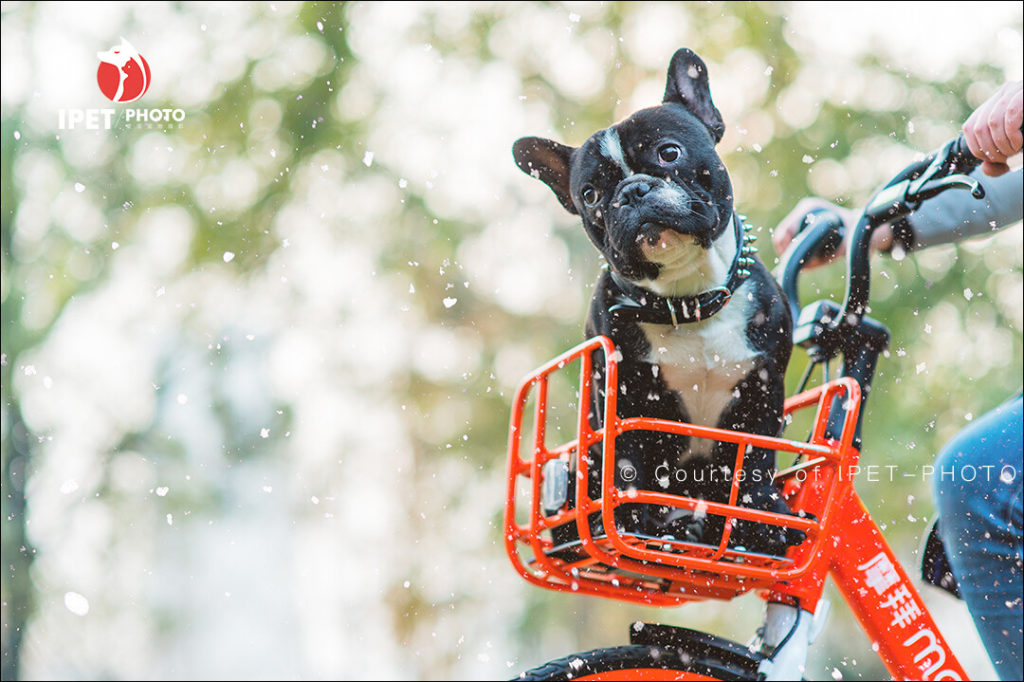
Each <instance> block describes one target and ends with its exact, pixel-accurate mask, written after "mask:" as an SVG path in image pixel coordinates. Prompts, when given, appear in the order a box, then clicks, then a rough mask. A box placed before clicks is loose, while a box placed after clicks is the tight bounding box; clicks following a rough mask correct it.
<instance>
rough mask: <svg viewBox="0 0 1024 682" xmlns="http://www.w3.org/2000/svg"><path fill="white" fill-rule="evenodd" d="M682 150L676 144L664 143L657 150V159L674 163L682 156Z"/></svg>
mask: <svg viewBox="0 0 1024 682" xmlns="http://www.w3.org/2000/svg"><path fill="white" fill-rule="evenodd" d="M682 154H683V150H682V149H680V147H679V145H677V144H666V145H664V146H663V147H661V149H659V150H658V160H659V161H661V162H662V163H674V162H675V161H677V160H678V159H679V157H680V156H682Z"/></svg>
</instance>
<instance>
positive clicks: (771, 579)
mask: <svg viewBox="0 0 1024 682" xmlns="http://www.w3.org/2000/svg"><path fill="white" fill-rule="evenodd" d="M619 357H620V356H619V354H618V353H617V351H616V350H615V346H614V344H613V343H612V342H611V340H610V339H608V338H606V337H603V336H599V337H596V338H593V339H590V340H589V341H587V342H585V343H583V344H580V345H579V346H577V347H576V348H574V349H572V350H570V351H568V352H567V353H565V354H563V355H562V356H560V357H558V358H556V359H554V360H552V361H551V362H549V363H548V364H546V365H545V366H543V367H541V368H539V369H537V370H536V371H534V372H533V373H531V374H530V375H529V376H527V377H526V378H525V379H524V380H523V383H522V384H521V385H520V387H519V389H518V391H517V392H516V395H515V399H514V403H513V407H512V419H511V425H510V430H509V442H508V477H507V497H506V505H505V545H506V550H507V552H508V555H509V558H510V559H511V561H512V564H513V566H515V568H516V570H517V571H518V572H519V574H520V575H522V576H523V577H524V578H525V579H526V580H528V581H529V582H531V583H534V584H536V585H540V586H542V587H547V588H550V589H553V590H559V591H567V592H579V593H583V594H592V595H599V596H604V597H610V598H614V599H623V600H627V601H635V602H641V603H644V604H652V605H665V606H668V605H675V604H679V603H682V602H685V601H689V600H694V599H730V598H732V597H734V596H736V595H738V594H741V593H743V592H746V591H748V590H751V589H770V588H771V587H772V585H774V584H776V583H778V582H779V581H786V580H792V579H795V578H797V577H799V576H801V575H803V574H804V573H805V572H806V571H807V570H808V568H809V567H810V565H811V562H812V560H813V559H814V557H815V556H817V555H818V554H819V552H820V551H821V550H822V549H824V548H823V543H824V541H825V539H826V537H827V528H828V526H829V522H830V520H831V519H830V516H831V514H830V509H831V507H832V506H833V504H832V503H833V502H834V501H835V499H836V491H837V486H838V483H839V481H840V480H841V479H840V466H841V461H842V460H843V458H844V457H845V456H846V455H847V454H848V453H849V452H851V451H852V440H853V433H854V425H855V424H856V423H857V413H858V411H859V409H860V389H859V386H858V385H857V382H856V381H853V380H852V379H839V380H837V381H833V382H830V383H827V384H824V385H822V386H819V387H817V388H814V389H812V390H809V391H806V392H804V393H801V394H799V395H796V396H794V397H792V398H790V399H789V400H787V401H786V408H785V410H786V418H787V420H789V419H792V418H793V415H794V414H795V413H796V412H798V411H801V410H805V409H807V408H811V407H814V408H816V411H815V412H814V416H813V420H812V421H811V426H810V436H809V437H808V439H807V441H803V442H800V441H793V440H786V439H783V438H773V437H768V436H758V435H754V434H749V433H742V432H738V431H728V430H723V429H716V428H710V427H706V426H698V425H695V424H687V423H683V422H675V421H668V420H664V419H651V418H643V417H634V418H622V417H620V416H619V414H618V413H617V411H616V404H617V403H616V398H617V387H618V379H617V375H618V368H617V360H618V359H619ZM595 362H598V363H602V365H603V367H602V368H603V376H604V385H603V386H600V387H598V388H599V389H600V391H603V405H604V410H603V412H604V415H605V419H604V424H603V425H601V427H600V428H593V426H592V425H591V423H590V419H589V413H590V411H591V406H592V403H593V399H594V390H595V387H594V385H593V384H594V380H593V377H594V370H595ZM577 366H578V370H577V369H576V368H577ZM573 371H578V379H577V380H576V382H578V383H576V386H578V390H576V391H574V394H573V395H572V396H571V398H570V400H568V401H567V402H568V403H569V408H568V409H566V408H565V406H564V405H561V404H558V400H556V399H553V398H552V396H551V395H550V393H551V392H552V389H551V387H552V385H553V384H558V385H560V386H562V387H563V388H564V387H565V386H571V385H572V382H573V379H574V377H573V375H572V372H573ZM567 382H569V383H567ZM600 391H599V393H598V395H601V392H600ZM556 392H557V391H556ZM836 398H841V399H840V400H837V399H836ZM531 402H532V410H530V409H528V404H529V403H531ZM833 413H837V414H836V415H835V417H834V420H835V421H837V423H841V424H842V431H841V436H840V438H839V440H832V439H828V438H826V436H825V433H826V426H827V425H828V424H829V422H830V419H833ZM808 414H810V413H809V412H808ZM557 417H560V418H561V422H565V421H566V420H567V419H568V420H569V422H570V423H569V425H568V427H566V428H561V429H559V428H556V427H553V426H552V422H553V418H557ZM636 430H643V431H660V432H665V433H675V434H683V435H688V436H691V437H694V438H706V439H709V440H713V441H721V442H726V443H733V444H735V445H736V456H735V460H734V461H732V462H729V463H728V464H729V465H730V466H729V469H730V471H731V472H732V473H731V474H730V475H731V477H732V480H731V486H730V489H729V490H730V492H729V499H728V500H718V501H712V500H699V499H696V498H692V497H681V496H677V495H671V494H667V493H664V492H657V491H651V490H635V489H629V490H623V489H621V488H619V487H617V486H616V485H615V481H614V476H613V475H612V474H611V472H614V471H616V461H615V456H616V453H615V439H616V437H617V436H619V435H621V434H623V433H626V432H629V431H636ZM560 433H566V434H567V435H568V436H570V437H569V438H568V440H565V442H562V443H559V444H556V445H549V444H548V443H547V441H548V440H549V439H550V438H551V437H552V434H554V436H555V437H556V438H557V436H558V435H559V434H560ZM751 447H757V448H766V449H768V450H775V451H777V452H790V453H794V454H795V455H799V456H801V457H802V458H803V459H802V461H801V463H800V464H799V465H796V466H793V467H790V468H789V469H786V470H783V471H780V472H778V473H777V474H776V479H775V482H776V485H777V486H778V487H779V490H780V493H782V494H783V496H784V497H785V499H787V500H789V501H790V502H791V505H793V504H794V503H796V504H798V505H799V509H801V510H803V511H805V512H808V513H809V514H810V515H809V516H806V517H800V516H791V515H787V514H777V513H773V512H767V511H762V510H758V509H753V508H749V507H744V506H742V505H740V504H738V503H737V498H738V494H739V485H740V480H741V472H742V471H743V457H744V453H745V452H747V450H748V448H751ZM595 452H599V453H600V456H599V457H594V456H593V453H595ZM551 463H554V464H551ZM723 464H725V463H723ZM595 466H598V467H601V476H600V478H601V490H600V495H599V496H597V497H596V498H592V497H591V496H590V495H589V494H588V491H587V485H577V484H578V483H579V482H581V481H583V482H585V481H588V480H589V472H590V469H591V468H592V467H595ZM545 486H547V487H548V496H547V498H546V499H545V494H544V487H545ZM560 492H561V494H559V493H560ZM623 504H650V505H658V506H661V507H668V508H674V509H679V510H686V511H688V512H691V513H693V512H696V513H698V514H706V515H708V516H716V517H720V518H722V519H724V526H723V528H724V530H723V532H722V534H721V538H720V540H719V541H718V542H717V543H716V544H699V543H694V542H684V541H680V540H677V539H674V538H671V537H668V538H662V537H652V536H649V535H645V534H643V533H641V532H639V531H633V530H629V529H626V528H623V527H621V526H622V524H618V525H617V524H616V522H615V510H616V508H618V507H620V506H621V505H623ZM794 508H796V507H794ZM597 518H599V519H600V524H597V525H596V526H595V520H596V519H597ZM737 520H745V521H751V522H755V523H760V524H765V525H768V526H776V527H784V528H795V529H798V530H801V531H803V532H804V533H805V534H806V540H805V541H804V542H803V543H802V544H801V545H798V546H795V547H791V548H789V550H788V551H787V552H786V555H785V556H771V555H766V554H756V553H753V552H748V551H745V550H743V549H738V548H733V547H730V546H729V536H730V532H731V529H732V527H733V524H734V523H735V522H736V521H737ZM572 526H575V531H574V532H572V531H571V528H572ZM567 528H568V529H570V534H571V537H572V538H573V541H572V542H568V543H566V542H564V541H562V542H560V543H556V540H555V535H556V534H557V533H558V532H559V531H558V530H556V529H561V533H560V534H561V539H563V540H564V538H565V536H566V535H567V533H566V532H565V529H567ZM595 528H596V531H597V532H594V531H595Z"/></svg>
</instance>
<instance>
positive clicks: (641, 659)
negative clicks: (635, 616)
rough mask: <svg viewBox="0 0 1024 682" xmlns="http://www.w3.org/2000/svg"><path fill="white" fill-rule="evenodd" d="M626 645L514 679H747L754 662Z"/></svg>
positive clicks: (753, 673)
mask: <svg viewBox="0 0 1024 682" xmlns="http://www.w3.org/2000/svg"><path fill="white" fill-rule="evenodd" d="M701 649H704V650H697V649H692V650H687V649H683V648H680V647H672V646H652V645H637V644H630V645H624V646H615V647H606V648H603V649H592V650H591V651H584V652H582V653H578V654H572V655H570V656H566V657H564V658H559V659H556V660H554V661H550V662H548V663H545V664H544V665H542V666H539V667H536V668H533V669H532V670H528V671H526V672H524V673H523V674H521V675H520V676H519V677H517V678H514V679H516V680H751V679H756V677H757V667H756V662H754V663H751V664H741V663H738V662H737V661H735V660H730V659H731V658H732V657H730V656H717V655H715V652H714V651H713V650H707V649H705V648H703V647H702V648H701Z"/></svg>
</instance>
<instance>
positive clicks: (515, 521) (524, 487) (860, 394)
mask: <svg viewBox="0 0 1024 682" xmlns="http://www.w3.org/2000/svg"><path fill="white" fill-rule="evenodd" d="M978 163H980V162H979V161H977V160H976V159H974V158H973V157H972V156H971V155H970V153H969V151H968V150H967V147H966V145H965V144H964V142H963V138H962V137H961V138H959V139H958V140H954V141H953V142H950V143H949V144H947V145H945V146H943V147H942V148H941V149H940V150H939V151H938V152H936V153H934V154H932V155H930V156H928V157H926V158H924V159H923V160H921V161H919V162H916V163H914V164H912V165H910V166H908V167H907V168H906V169H904V170H903V171H901V172H900V173H899V174H898V175H897V176H896V177H894V178H893V179H892V180H891V181H890V182H889V183H888V184H887V185H886V186H885V187H884V188H883V189H882V190H880V191H879V192H878V194H877V195H876V196H875V197H874V199H872V200H871V201H870V202H868V205H867V207H866V208H865V210H864V214H863V215H862V216H861V218H860V220H859V222H858V224H857V226H856V227H855V228H854V231H853V234H852V237H851V239H850V242H849V252H848V258H847V269H848V277H847V289H846V297H845V300H844V302H843V304H842V306H839V305H837V304H835V303H834V302H832V301H828V300H822V301H818V302H816V303H813V304H811V305H809V306H807V307H805V308H804V309H803V310H802V311H801V310H800V308H799V304H798V299H797V279H798V277H799V273H800V269H801V267H802V266H803V265H804V264H805V263H806V262H807V261H808V260H810V258H811V257H812V256H814V255H817V254H820V253H822V251H824V250H827V249H830V248H831V249H834V248H835V247H836V246H837V245H838V244H839V243H841V241H842V238H843V236H842V235H841V234H840V232H839V231H840V230H841V226H842V222H841V221H840V220H838V218H837V217H834V216H829V215H824V216H821V217H820V219H818V220H816V221H815V222H814V224H813V225H812V226H810V227H809V228H808V229H806V230H805V231H804V232H802V233H801V234H800V235H799V236H798V237H797V239H796V240H794V242H793V244H792V245H791V247H790V249H789V251H788V252H787V254H786V256H785V257H784V259H783V262H782V264H781V265H780V275H779V279H780V282H781V284H782V286H783V289H784V291H785V292H786V294H787V296H788V297H789V301H790V305H791V308H792V309H793V311H794V319H796V320H797V322H796V325H795V328H794V343H795V344H796V345H799V346H801V347H802V348H804V349H806V350H807V352H808V353H809V356H810V364H809V366H808V371H807V373H806V374H805V375H804V377H803V379H802V382H801V386H800V389H799V392H798V394H797V395H794V396H793V397H791V398H790V399H789V400H787V402H786V408H785V410H786V419H787V422H791V421H792V420H794V419H796V420H798V421H797V423H800V419H803V421H804V423H806V424H808V431H809V435H808V437H807V439H806V440H800V441H798V440H790V439H786V438H781V437H780V438H773V437H766V436H757V435H753V434H748V433H741V432H736V431H727V430H721V429H716V428H710V427H705V426H698V425H694V424H686V423H682V422H673V421H667V420H663V419H650V418H643V417H636V418H622V417H620V416H619V414H618V412H617V410H616V400H617V390H618V386H619V384H618V380H617V359H618V357H617V352H616V350H615V347H614V345H613V343H612V342H611V340H609V339H608V338H605V337H597V338H593V339H590V340H588V341H586V342H585V343H583V344H581V345H579V346H577V347H576V348H574V349H572V350H570V351H568V352H567V353H565V354H563V355H562V356H560V357H558V358H556V359H554V360H552V361H551V362H549V363H548V364H546V365H545V366H543V367H541V368H539V369H537V370H536V371H534V372H533V373H531V374H530V375H529V376H528V377H527V378H526V379H525V380H524V381H523V383H522V385H521V386H520V388H519V390H518V391H517V393H516V396H515V399H514V403H513V408H512V419H511V427H510V434H509V445H508V478H507V498H506V507H505V523H504V531H505V544H506V549H507V552H508V556H509V558H510V559H511V561H512V564H513V566H514V567H515V568H516V570H517V571H518V572H519V574H520V575H521V576H522V577H523V578H525V579H526V580H527V581H529V582H531V583H533V584H535V585H539V586H542V587H546V588H548V589H552V590H558V591H565V592H576V593H580V594H588V595H597V596H602V597H608V598H612V599H620V600H626V601H632V602H639V603H643V604H648V605H656V606H674V605H680V604H684V603H686V602H688V601H694V600H706V599H718V600H728V599H732V598H734V597H736V596H738V595H740V594H743V593H745V592H749V591H756V592H757V593H758V594H759V595H760V596H761V597H762V598H763V599H764V600H765V601H766V602H767V608H766V610H765V614H766V615H765V622H764V625H763V627H762V628H761V629H760V630H759V631H758V636H757V638H756V639H755V641H754V642H753V643H752V644H751V645H749V646H748V645H744V644H739V643H736V642H733V641H729V640H727V639H724V638H721V637H718V636H714V635H710V634H707V633H703V632H698V631H694V630H689V629H685V628H679V627H673V626H665V625H656V624H647V623H637V624H634V626H633V627H632V629H631V631H630V642H631V643H630V644H629V645H626V646H617V647H611V648H603V649H595V650H592V651H587V652H582V653H577V654H573V655H570V656H566V657H564V658H561V659H558V660H555V661H551V662H549V663H547V664H545V665H543V666H540V667H538V668H534V669H532V670H530V671H527V672H525V673H523V674H522V675H521V676H520V677H519V679H531V680H540V679H587V680H613V679H643V680H668V679H674V680H680V679H685V680H707V679H723V680H724V679H767V680H784V679H800V678H801V676H802V674H803V671H804V666H805V663H806V660H807V652H808V647H809V645H810V644H811V642H813V640H814V639H815V637H816V635H817V634H818V632H819V631H820V630H821V628H822V627H823V625H824V619H825V613H826V612H827V602H825V601H824V600H822V592H823V590H824V585H825V579H826V577H827V576H831V577H832V579H833V580H834V581H835V583H836V585H837V587H838V589H839V591H840V592H841V593H842V594H843V596H844V598H845V600H846V602H847V603H848V604H849V606H850V607H851V609H852V610H853V612H854V614H855V615H856V616H857V619H858V621H859V622H860V624H861V626H862V627H863V629H864V630H865V632H866V633H867V634H868V636H869V637H870V639H871V641H872V642H873V648H874V649H875V650H876V651H877V652H878V655H879V656H880V657H881V659H882V661H883V662H884V664H885V665H886V667H887V668H888V670H889V672H890V673H891V674H892V676H893V677H894V678H895V679H923V680H963V679H966V678H967V676H966V673H965V672H964V670H963V668H962V667H961V665H960V663H959V662H958V661H957V660H956V657H955V655H954V654H953V651H952V650H951V649H950V647H949V645H948V644H947V642H946V640H945V639H944V638H943V636H942V634H941V633H940V632H939V630H938V628H937V627H936V624H935V621H934V620H933V619H932V617H931V615H930V614H929V613H928V609H927V607H926V606H925V604H924V602H923V600H922V599H921V597H920V595H919V594H918V592H917V589H916V588H915V587H914V585H913V583H912V582H911V580H910V578H909V577H908V575H907V572H906V571H905V570H904V568H903V567H902V566H901V565H900V563H899V561H898V560H897V558H896V556H895V555H894V554H893V552H892V550H891V549H890V547H889V545H888V544H887V543H886V540H885V538H884V537H883V536H882V533H881V531H880V530H879V528H878V525H877V524H876V523H875V521H874V520H873V519H872V518H871V515H870V513H869V512H868V511H867V509H866V508H865V507H864V504H863V503H862V502H861V499H860V497H858V495H857V492H856V490H855V489H854V487H853V479H854V478H855V477H856V474H857V473H858V472H859V464H858V462H859V458H860V451H859V449H860V429H861V408H862V405H863V401H864V399H865V398H866V396H867V393H868V391H869V390H870V386H871V381H872V378H873V376H874V371H875V365H876V363H877V360H878V357H879V355H880V354H881V353H882V352H884V350H885V349H886V347H887V345H888V341H889V332H888V330H887V329H886V328H885V327H884V326H883V325H882V324H881V323H879V322H878V321H876V320H873V319H871V318H869V317H866V316H865V315H864V311H865V308H866V305H867V302H868V295H869V263H868V245H869V243H870V238H871V233H872V231H873V230H874V229H875V228H876V227H878V226H879V225H882V224H884V223H888V222H892V221H894V220H897V219H899V218H901V217H903V216H906V215H908V214H909V213H911V212H912V211H914V210H915V209H916V208H918V207H919V206H920V204H921V203H922V202H923V201H926V200H927V199H928V198H930V197H933V196H935V195H937V194H939V193H941V192H944V191H946V190H949V189H952V188H966V189H969V190H970V191H971V192H972V193H973V194H974V196H975V197H976V198H981V197H983V196H984V190H983V188H982V187H981V186H980V185H979V184H978V183H977V182H976V181H975V180H973V179H972V178H970V177H968V176H967V175H966V173H968V172H969V171H970V170H972V169H973V168H974V167H976V165H977V164H978ZM837 358H841V359H842V369H841V375H840V376H839V377H838V378H836V379H833V380H828V367H829V363H830V361H832V360H833V359H837ZM818 366H820V367H822V368H823V369H824V373H825V377H824V381H823V383H822V384H821V385H820V386H817V387H815V388H811V389H808V390H805V389H806V386H807V383H808V379H809V377H810V375H811V373H812V369H813V368H814V367H818ZM595 369H603V371H602V372H599V373H598V374H597V375H598V376H600V375H603V377H604V380H603V382H602V384H601V385H595V380H594V377H595ZM577 372H578V374H577ZM570 375H571V376H573V377H576V376H578V379H572V380H571V381H572V385H574V387H575V388H576V390H575V391H574V395H573V396H572V397H571V398H570V399H569V402H570V403H571V404H572V407H571V410H570V412H571V418H570V421H571V422H572V424H571V427H570V428H569V431H570V432H571V435H572V437H571V438H569V439H568V440H566V441H565V442H561V443H556V444H551V443H549V442H548V441H549V440H551V439H552V435H551V434H552V433H554V432H556V428H554V427H552V425H551V421H552V418H553V417H554V416H558V414H564V413H565V411H560V410H559V408H560V407H561V406H560V405H558V404H556V401H555V400H554V399H553V398H552V392H553V391H554V390H555V389H553V388H552V386H555V385H556V384H557V383H558V382H561V384H562V385H563V386H564V385H566V379H567V377H568V376H570ZM595 392H596V396H598V397H600V399H601V401H602V403H603V408H604V409H603V412H601V411H599V412H601V413H602V414H603V415H604V418H603V423H600V424H598V423H595V421H596V420H594V419H593V418H592V415H591V414H590V412H591V406H592V404H593V399H594V398H595ZM531 404H532V408H531ZM800 415H804V416H803V417H801V416H800ZM808 415H809V416H810V418H809V419H808ZM791 428H792V427H791ZM634 430H649V431H660V432H666V433H675V434H683V435H687V436H690V437H695V438H706V439H710V440H715V441H721V442H726V443H732V444H734V445H735V446H736V450H735V451H736V455H735V460H734V462H733V463H732V466H731V467H729V471H730V473H729V474H728V475H729V476H731V481H732V483H731V488H730V494H729V498H728V500H720V501H706V500H698V499H695V498H689V497H680V496H676V495H670V494H667V493H663V492H657V491H651V490H637V489H633V488H628V489H623V488H621V487H618V486H617V485H616V483H615V476H614V475H613V473H614V472H615V471H616V469H617V466H618V465H617V463H616V451H615V442H616V438H618V437H619V436H621V435H622V434H624V433H627V432H629V431H634ZM750 448H767V449H769V450H775V451H777V452H780V453H786V452H788V453H792V454H793V455H794V456H795V461H794V463H793V464H792V465H791V466H789V467H786V468H783V469H781V470H779V471H778V472H777V474H776V477H775V483H776V485H777V487H778V489H779V492H780V494H782V496H783V497H784V499H785V500H786V501H787V502H788V504H789V506H790V508H791V509H792V510H793V511H794V512H795V513H796V514H797V515H795V516H790V515H784V514H777V513H772V512H767V511H761V510H757V509H752V508H748V507H745V506H743V505H742V504H740V502H741V501H740V500H738V494H739V487H740V482H741V478H742V473H743V459H744V455H745V453H746V452H747V451H749V449H750ZM592 470H593V471H594V473H595V474H598V473H599V476H597V477H596V478H597V479H598V480H599V481H600V485H599V489H598V487H597V486H588V485H586V484H585V483H584V482H586V481H589V480H591V471H592ZM624 504H630V505H634V504H650V505H660V506H666V507H670V508H673V509H678V510H685V511H686V512H688V513H693V514H696V515H701V514H706V515H708V516H717V517H719V518H720V519H723V520H724V524H723V527H724V530H723V532H722V535H721V539H720V541H719V542H718V543H717V545H709V544H701V543H696V542H687V541H681V540H678V539H676V538H674V537H671V536H667V537H655V536H651V535H645V534H643V533H641V532H638V531H636V530H632V529H629V528H625V527H623V525H622V524H621V522H619V523H617V522H616V514H615V510H616V509H617V508H618V507H620V506H621V505H624ZM737 520H746V521H752V522H756V523H760V524H765V525H769V526H776V527H783V528H794V529H797V530H800V531H803V532H804V533H805V534H806V540H805V541H804V542H803V543H802V544H800V545H798V546H795V547H791V548H790V549H789V550H788V551H787V552H786V554H785V555H784V556H774V555H766V554H757V553H753V552H749V551H746V550H743V549H742V548H737V547H733V546H731V545H730V543H729V536H730V533H731V530H732V527H733V524H735V522H736V521H737ZM567 528H568V529H570V530H571V531H572V532H570V533H567V532H566V529H567ZM567 538H568V539H567ZM939 556H940V555H932V554H929V555H928V557H926V558H927V559H928V560H932V559H935V558H938V557H939ZM935 565H936V566H941V565H942V564H941V562H936V564H935ZM938 573H942V571H941V570H939V571H938ZM944 577H945V579H946V581H947V587H948V580H949V578H951V576H949V575H945V576H944ZM954 589H955V588H954Z"/></svg>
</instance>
